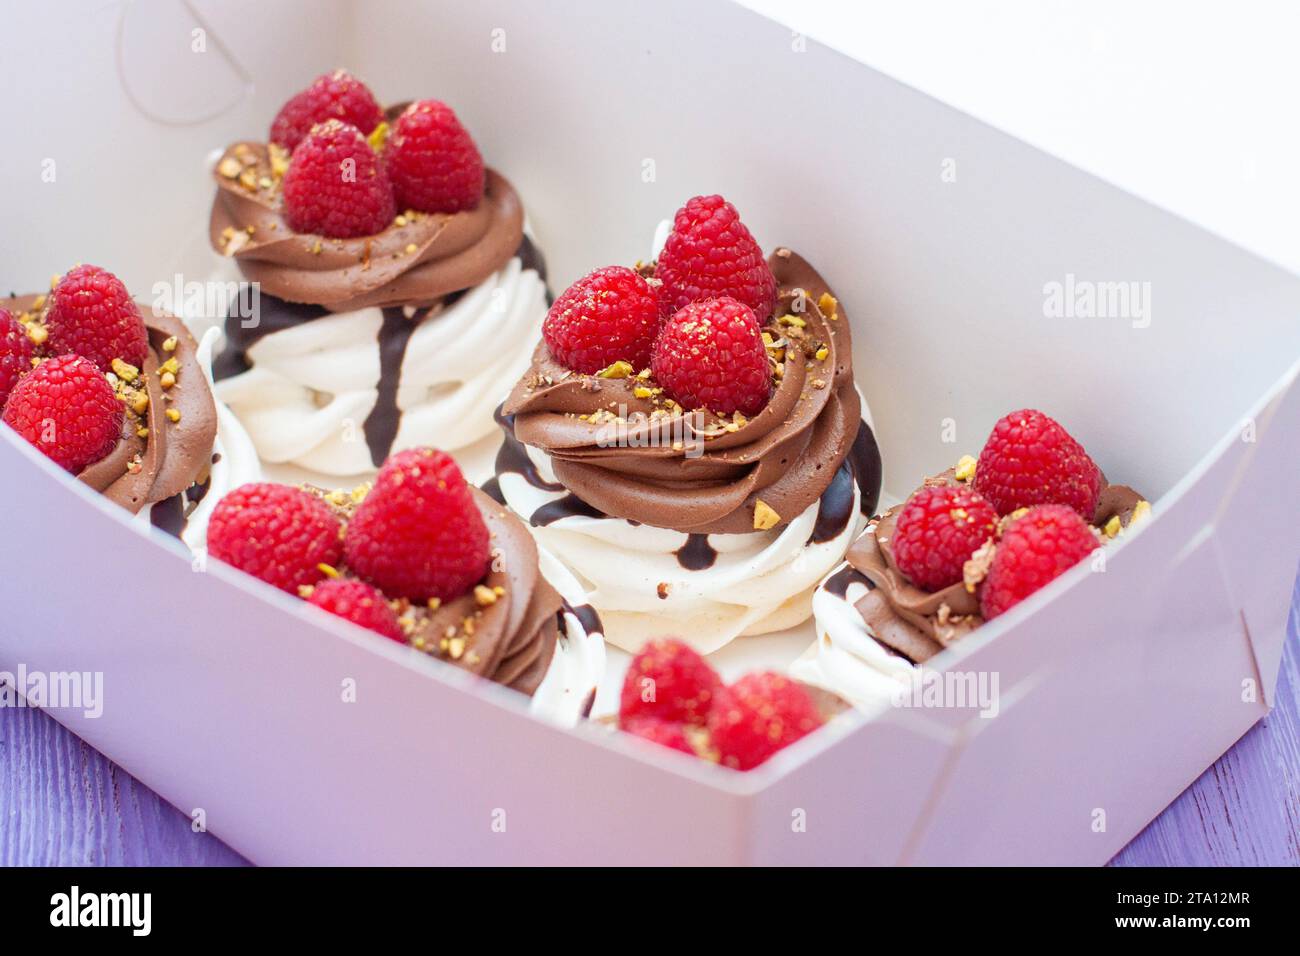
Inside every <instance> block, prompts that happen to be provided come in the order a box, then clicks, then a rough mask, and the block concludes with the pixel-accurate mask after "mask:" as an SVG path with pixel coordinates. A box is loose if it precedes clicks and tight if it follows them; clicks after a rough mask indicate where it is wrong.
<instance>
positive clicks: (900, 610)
mask: <svg viewBox="0 0 1300 956" xmlns="http://www.w3.org/2000/svg"><path fill="white" fill-rule="evenodd" d="M1103 481H1104V478H1103ZM935 486H948V487H954V488H957V487H960V488H965V487H968V483H967V482H965V481H959V480H958V479H957V478H956V476H955V474H954V471H953V469H951V468H950V469H948V470H947V471H945V472H943V473H942V474H939V475H935V476H934V477H932V478H927V479H926V480H925V482H924V483H923V484H922V486H921V487H922V488H928V487H935ZM918 490H920V489H918ZM910 497H911V496H910V495H909V498H910ZM1142 500H1143V499H1142V496H1141V495H1139V494H1138V493H1137V492H1136V491H1134V490H1133V489H1132V488H1130V487H1128V486H1127V485H1106V486H1105V487H1104V488H1103V490H1102V493H1101V497H1100V499H1099V501H1098V503H1097V513H1096V515H1095V516H1094V517H1093V522H1092V524H1093V526H1094V527H1096V528H1098V529H1101V528H1104V527H1105V526H1106V525H1107V524H1108V523H1109V522H1110V521H1111V519H1112V518H1116V517H1118V519H1119V525H1120V527H1122V528H1127V527H1128V526H1129V524H1130V523H1131V522H1132V520H1133V516H1134V513H1135V511H1136V509H1137V506H1138V503H1139V502H1140V501H1142ZM902 507H903V505H902V504H899V505H896V506H894V507H893V508H890V509H889V510H888V511H886V512H885V513H884V514H882V515H880V516H879V518H877V519H876V520H875V521H874V522H873V523H872V524H871V525H870V526H869V527H868V528H867V530H866V531H864V532H863V533H862V535H861V536H860V537H859V538H858V540H857V541H855V542H854V543H853V546H852V547H850V548H849V552H848V554H847V555H846V556H845V557H846V561H847V564H846V565H845V566H844V567H843V568H841V569H840V570H839V571H837V572H836V573H835V574H833V575H832V576H831V577H830V579H829V580H828V581H827V582H826V585H825V587H826V588H827V590H829V591H831V592H833V593H835V594H838V595H839V596H840V597H845V596H846V594H847V592H848V589H849V586H850V585H852V584H862V585H865V586H866V588H867V593H866V594H864V595H863V596H862V597H860V598H859V599H858V600H857V601H856V602H855V604H854V607H855V608H856V610H857V612H858V613H859V614H860V615H861V616H862V620H863V622H864V623H865V624H866V625H867V628H868V629H869V630H870V632H871V634H872V635H873V636H874V637H875V638H876V640H877V641H878V642H879V643H881V644H883V645H884V646H885V647H886V648H888V649H889V650H890V651H892V652H894V653H895V654H898V655H899V656H901V657H904V658H906V659H907V660H909V661H911V662H912V663H913V664H920V663H922V662H924V661H927V660H929V659H930V658H931V657H934V655H936V654H938V653H939V652H940V651H941V650H943V649H944V648H945V647H947V646H948V645H949V644H951V643H953V642H954V641H957V640H960V639H961V638H963V637H965V636H966V635H967V634H969V633H970V632H971V631H973V630H975V629H976V628H978V627H979V626H980V625H981V624H983V623H984V618H983V617H982V616H981V615H980V602H979V598H978V596H977V594H976V593H974V592H971V591H968V590H967V589H966V586H965V584H963V583H961V582H959V583H957V584H953V585H950V586H948V587H946V588H943V589H941V590H938V591H926V590H923V589H922V588H918V587H917V586H916V585H914V584H912V583H911V582H910V581H909V580H908V579H907V577H906V576H905V575H904V574H903V573H902V572H901V571H900V570H899V569H898V564H897V563H896V562H895V560H894V546H893V543H892V542H893V537H894V530H895V528H896V527H897V524H898V514H899V512H900V511H901V510H902Z"/></svg>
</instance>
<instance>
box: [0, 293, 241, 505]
mask: <svg viewBox="0 0 1300 956" xmlns="http://www.w3.org/2000/svg"><path fill="white" fill-rule="evenodd" d="M46 299H47V297H45V296H35V295H28V296H20V297H16V298H11V299H0V308H4V309H8V310H9V311H10V312H12V313H13V314H14V315H19V314H21V313H23V312H27V313H32V314H34V315H35V314H36V313H38V312H39V309H38V308H37V303H38V302H42V301H43V300H46ZM136 306H137V307H138V308H139V309H140V316H141V318H142V319H143V320H144V324H145V328H146V329H147V331H148V333H149V350H148V355H147V357H146V359H145V363H144V367H143V368H142V369H140V370H139V375H138V377H137V379H136V381H135V383H133V385H134V386H135V387H138V388H140V389H143V390H144V391H145V392H146V393H147V394H148V396H149V404H148V407H147V408H146V409H145V411H144V413H143V414H142V415H137V414H136V413H135V412H133V411H132V410H131V409H130V408H128V409H127V411H126V414H125V415H124V416H123V420H122V436H121V437H120V438H119V439H118V442H117V445H115V446H114V448H113V450H112V451H110V452H109V453H108V454H107V455H106V456H105V457H103V458H101V459H100V460H99V461H96V462H92V463H91V464H89V465H87V466H86V467H85V468H84V469H82V471H81V473H80V474H78V475H77V478H78V480H80V481H83V482H85V483H86V484H88V485H90V487H92V488H94V489H95V490H96V491H98V492H100V493H101V494H103V495H104V497H106V498H108V499H109V500H110V501H113V502H116V503H117V504H119V505H121V506H122V507H123V508H126V509H127V510H128V511H130V512H131V513H132V514H136V513H138V512H139V511H141V510H142V509H143V508H145V507H146V506H147V505H151V504H156V503H157V502H160V501H164V500H166V499H168V498H171V497H173V496H175V495H178V494H180V493H181V492H183V491H185V490H186V489H187V488H190V487H191V486H192V485H194V484H195V483H202V482H204V481H206V480H207V476H208V472H209V470H210V468H211V467H212V445H213V442H214V441H215V440H216V437H217V409H216V404H215V403H214V402H213V399H212V391H211V389H209V388H208V380H207V377H206V376H205V375H204V371H203V368H202V366H201V365H200V364H199V362H198V359H197V355H196V353H197V350H198V345H197V343H196V342H195V341H194V336H192V335H191V334H190V332H189V329H187V328H186V327H185V324H184V323H183V322H181V320H180V319H178V318H176V316H174V315H170V314H168V313H166V312H161V311H158V310H155V309H153V308H152V307H151V306H148V305H145V304H143V303H140V302H137V303H136ZM173 337H174V338H175V339H176V347H175V350H174V351H171V352H167V351H165V350H164V348H163V343H164V342H166V341H167V340H168V339H170V338H173ZM170 358H175V359H176V362H177V365H178V366H179V368H180V370H179V372H177V373H176V384H175V385H173V386H172V387H171V388H169V389H166V390H164V389H163V387H162V385H161V378H160V376H159V366H160V365H161V364H162V363H163V362H165V361H167V359H170ZM168 409H175V410H176V411H178V412H179V413H180V419H179V421H176V422H172V421H171V420H169V419H168V418H167V416H166V412H167V410H168ZM141 428H146V429H148V431H147V433H146V434H145V435H143V436H142V435H141V434H140V429H141Z"/></svg>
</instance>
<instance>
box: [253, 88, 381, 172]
mask: <svg viewBox="0 0 1300 956" xmlns="http://www.w3.org/2000/svg"><path fill="white" fill-rule="evenodd" d="M330 119H337V120H342V121H343V122H345V123H350V124H351V125H353V126H355V127H356V128H357V129H359V130H360V131H361V132H362V133H364V134H366V135H367V136H369V135H370V133H371V132H372V131H373V130H374V128H375V127H376V126H378V125H379V124H380V123H382V122H383V120H384V111H383V110H382V109H380V108H379V104H378V103H376V102H375V97H374V95H373V94H372V93H371V92H370V89H369V87H367V86H366V84H364V83H362V82H361V81H360V80H358V79H357V78H356V77H355V76H353V75H352V74H351V73H349V72H348V71H347V70H335V71H334V72H333V73H323V74H321V75H320V76H318V77H316V79H314V80H312V83H311V86H309V87H307V89H305V90H303V91H302V92H301V93H295V94H294V95H293V97H291V98H290V100H289V102H287V103H285V104H284V106H282V107H280V112H279V113H277V114H275V120H274V121H273V122H272V123H271V142H273V143H279V144H280V145H281V146H283V147H284V148H285V149H287V150H289V151H291V152H292V151H293V149H294V148H295V147H296V146H297V145H298V144H299V143H301V142H302V141H303V138H304V137H305V136H306V135H307V134H308V133H310V132H311V128H312V127H313V126H315V125H316V124H317V123H323V122H325V121H326V120H330Z"/></svg>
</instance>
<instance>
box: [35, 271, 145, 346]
mask: <svg viewBox="0 0 1300 956" xmlns="http://www.w3.org/2000/svg"><path fill="white" fill-rule="evenodd" d="M45 328H46V330H47V331H48V332H49V334H50V336H49V339H48V340H47V341H46V346H45V347H46V351H48V352H49V354H50V355H80V356H82V357H83V358H88V359H90V361H92V362H94V363H95V364H96V365H98V366H99V367H100V369H101V370H102V371H105V372H107V371H109V370H110V369H111V368H112V364H113V359H121V360H122V361H123V362H126V363H127V364H128V365H134V366H135V367H136V368H137V369H138V368H142V367H143V366H144V360H145V356H146V355H147V354H148V352H149V333H148V332H147V331H146V330H145V327H144V319H142V318H141V317H140V309H139V308H138V307H137V306H136V304H135V303H134V302H133V301H132V300H131V293H129V292H127V291H126V286H125V285H123V284H122V280H121V279H119V278H118V277H117V276H115V275H113V273H111V272H109V271H108V270H107V269H101V268H99V266H77V267H76V268H74V269H69V270H68V271H67V272H66V273H65V274H64V275H63V277H62V278H60V279H59V281H58V282H57V283H56V284H55V286H54V291H53V292H51V293H50V306H49V310H48V311H47V312H46V314H45Z"/></svg>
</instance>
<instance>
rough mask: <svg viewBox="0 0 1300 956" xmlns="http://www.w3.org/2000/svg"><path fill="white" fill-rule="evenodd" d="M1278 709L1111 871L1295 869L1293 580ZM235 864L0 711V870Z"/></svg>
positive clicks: (134, 793)
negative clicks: (1147, 868)
mask: <svg viewBox="0 0 1300 956" xmlns="http://www.w3.org/2000/svg"><path fill="white" fill-rule="evenodd" d="M1277 700H1278V703H1277V706H1276V707H1275V708H1274V710H1273V712H1272V713H1271V714H1269V716H1268V717H1266V718H1265V719H1264V720H1262V721H1261V722H1260V723H1259V724H1257V725H1256V726H1255V727H1253V728H1252V729H1251V730H1250V732H1249V733H1247V734H1246V736H1245V737H1243V738H1242V739H1241V740H1240V741H1238V743H1237V744H1236V746H1234V747H1233V748H1232V750H1230V751H1228V753H1226V754H1224V756H1223V757H1222V758H1221V759H1220V760H1219V761H1218V763H1216V764H1215V765H1214V766H1213V767H1211V768H1210V769H1209V770H1207V771H1206V772H1205V773H1204V774H1202V775H1201V776H1200V777H1199V778H1198V779H1197V780H1196V782H1195V783H1193V784H1192V786H1190V787H1189V788H1188V789H1187V790H1186V791H1185V792H1184V793H1183V794H1182V795H1181V796H1179V798H1178V799H1177V800H1175V801H1174V802H1173V803H1172V804H1171V805H1170V806H1169V807H1168V808H1167V809H1166V810H1165V811H1164V812H1163V813H1162V814H1161V815H1160V816H1159V817H1157V818H1156V819H1155V820H1154V821H1153V822H1152V823H1151V825H1150V826H1148V827H1147V828H1146V829H1145V830H1144V831H1143V832H1142V833H1140V834H1139V835H1138V836H1137V837H1136V838H1135V839H1134V840H1133V842H1131V843H1130V844H1129V845H1128V846H1127V847H1125V848H1124V850H1122V851H1121V852H1120V854H1119V855H1118V856H1117V857H1116V858H1115V859H1114V860H1113V861H1112V862H1113V864H1114V865H1117V866H1154V865H1167V866H1211V865H1213V866H1243V865H1245V866H1251V865H1261V864H1270V865H1290V866H1300V579H1297V581H1296V590H1295V593H1294V594H1293V596H1292V605H1291V618H1290V625H1289V627H1288V628H1287V645H1286V651H1285V653H1284V655H1283V657H1282V673H1281V675H1280V677H1279V679H1278V695H1277ZM245 862H246V861H245V860H244V859H243V858H242V857H241V856H239V855H238V854H237V853H235V852H234V851H233V850H231V849H229V848H228V847H226V846H225V845H224V844H223V843H221V842H220V841H219V840H217V839H216V838H215V837H213V836H211V835H209V834H203V833H194V832H192V830H191V828H190V819H189V817H187V816H185V815H184V814H182V813H181V812H180V811H178V810H176V809H175V808H174V807H172V806H171V805H170V804H168V803H166V802H164V801H163V800H162V799H161V798H160V797H158V796H157V795H156V794H155V793H154V792H153V791H152V790H150V789H149V788H148V787H146V786H144V785H143V784H141V783H139V782H137V781H136V780H135V779H134V778H132V777H131V776H130V775H129V774H127V773H126V772H125V771H123V770H122V769H121V768H119V767H117V766H115V765H114V764H113V763H112V762H110V761H109V760H108V759H107V758H105V757H104V756H103V755H102V754H100V753H99V752H98V751H96V750H94V749H92V748H91V747H89V746H88V745H87V744H85V743H83V742H82V741H81V740H80V739H79V738H78V737H76V736H74V735H73V734H71V733H69V732H68V731H66V730H64V729H63V727H61V726H60V725H59V724H57V723H55V722H54V720H53V719H52V718H50V717H48V716H47V715H45V714H43V713H41V712H40V711H38V710H31V709H27V708H21V709H19V708H0V866H32V865H38V866H39V865H71V866H89V865H125V866H135V865H179V866H187V865H194V866H230V865H239V864H242V863H245Z"/></svg>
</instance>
